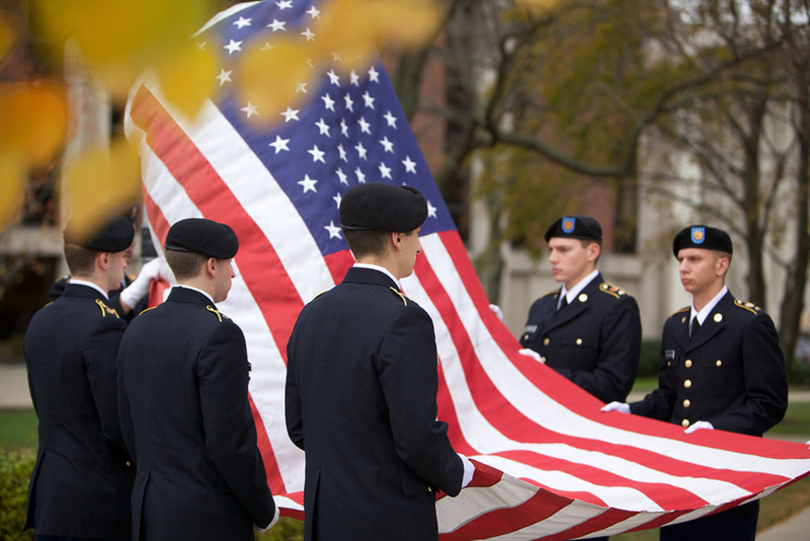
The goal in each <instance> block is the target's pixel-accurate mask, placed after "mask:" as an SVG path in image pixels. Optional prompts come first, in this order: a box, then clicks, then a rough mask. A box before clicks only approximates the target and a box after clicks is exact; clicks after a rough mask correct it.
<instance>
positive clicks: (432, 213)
mask: <svg viewBox="0 0 810 541" xmlns="http://www.w3.org/2000/svg"><path fill="white" fill-rule="evenodd" d="M427 207H428V218H437V217H438V216H436V207H434V206H433V205H431V204H430V201H428V202H427Z"/></svg>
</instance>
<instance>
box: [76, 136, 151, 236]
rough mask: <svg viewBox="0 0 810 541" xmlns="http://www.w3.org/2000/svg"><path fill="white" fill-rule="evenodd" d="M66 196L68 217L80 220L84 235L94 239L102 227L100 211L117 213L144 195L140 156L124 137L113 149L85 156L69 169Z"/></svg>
mask: <svg viewBox="0 0 810 541" xmlns="http://www.w3.org/2000/svg"><path fill="white" fill-rule="evenodd" d="M63 178H64V182H65V190H64V193H65V195H66V198H67V203H68V207H69V210H68V216H70V217H71V218H76V220H77V221H76V224H77V225H78V226H79V227H78V229H77V230H78V231H79V234H80V235H90V234H92V233H93V232H94V231H95V230H96V228H97V227H98V226H99V225H100V224H99V221H98V219H99V218H100V216H99V213H98V209H99V208H100V207H103V208H106V209H113V208H117V207H122V206H124V205H127V204H131V203H132V202H133V201H137V200H138V199H139V197H140V191H141V173H140V164H139V161H138V156H137V154H136V153H135V151H134V150H133V149H132V147H131V146H130V145H129V143H127V141H126V140H125V139H123V138H122V137H119V138H116V139H114V140H113V141H112V142H111V144H110V148H109V149H106V148H103V147H100V146H99V147H94V148H91V149H88V150H85V151H84V152H82V153H81V154H80V155H79V156H77V157H76V158H75V159H74V160H72V161H71V162H70V164H69V165H68V166H67V167H66V170H65V175H64V177H63Z"/></svg>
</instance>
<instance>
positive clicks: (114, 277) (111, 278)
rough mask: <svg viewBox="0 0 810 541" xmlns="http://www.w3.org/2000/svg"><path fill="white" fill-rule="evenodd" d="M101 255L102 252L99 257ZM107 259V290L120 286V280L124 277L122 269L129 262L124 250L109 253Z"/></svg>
mask: <svg viewBox="0 0 810 541" xmlns="http://www.w3.org/2000/svg"><path fill="white" fill-rule="evenodd" d="M103 256H104V254H102V255H101V257H103ZM107 261H108V267H107V272H106V273H105V276H106V281H107V283H106V286H107V291H114V290H116V289H118V288H119V287H120V286H121V281H122V280H123V279H124V269H125V268H127V263H128V262H129V259H128V257H127V253H126V250H124V251H123V252H115V253H109V254H108V259H107Z"/></svg>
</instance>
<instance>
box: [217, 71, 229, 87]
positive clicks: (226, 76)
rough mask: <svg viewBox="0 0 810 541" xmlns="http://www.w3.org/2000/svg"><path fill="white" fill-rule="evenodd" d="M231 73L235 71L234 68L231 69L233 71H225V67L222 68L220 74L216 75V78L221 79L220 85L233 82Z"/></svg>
mask: <svg viewBox="0 0 810 541" xmlns="http://www.w3.org/2000/svg"><path fill="white" fill-rule="evenodd" d="M231 73H233V70H231V71H225V70H224V69H222V68H220V70H219V75H217V76H216V77H214V79H219V86H222V85H224V84H225V83H230V82H232V81H231Z"/></svg>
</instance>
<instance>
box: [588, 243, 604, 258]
mask: <svg viewBox="0 0 810 541" xmlns="http://www.w3.org/2000/svg"><path fill="white" fill-rule="evenodd" d="M601 253H602V248H600V247H599V244H597V243H595V242H592V243H590V244H589V245H588V261H596V259H597V258H598V257H599V254H601Z"/></svg>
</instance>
